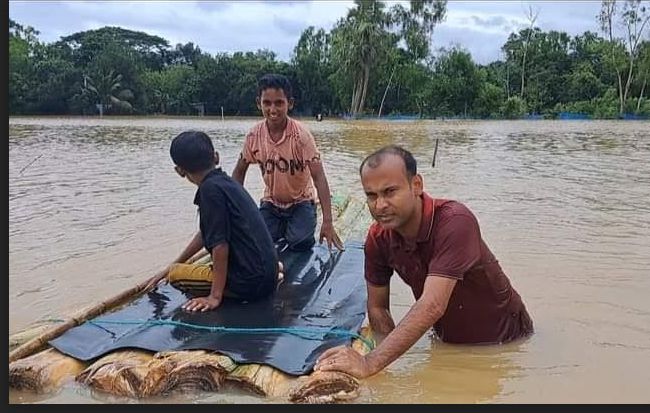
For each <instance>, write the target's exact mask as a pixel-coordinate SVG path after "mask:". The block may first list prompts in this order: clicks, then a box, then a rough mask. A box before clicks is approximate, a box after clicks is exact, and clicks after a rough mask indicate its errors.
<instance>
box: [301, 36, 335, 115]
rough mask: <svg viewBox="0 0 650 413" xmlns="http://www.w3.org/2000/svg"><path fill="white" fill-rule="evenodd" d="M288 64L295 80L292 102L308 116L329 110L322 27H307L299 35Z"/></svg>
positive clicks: (326, 44)
mask: <svg viewBox="0 0 650 413" xmlns="http://www.w3.org/2000/svg"><path fill="white" fill-rule="evenodd" d="M292 64H293V66H294V68H295V70H296V76H297V79H298V82H297V85H296V86H297V88H299V90H300V99H299V100H298V101H297V102H296V104H297V106H298V107H299V108H300V109H301V110H302V112H303V113H306V114H308V115H312V114H313V113H314V110H315V111H316V112H318V113H320V112H323V111H324V110H325V109H331V107H332V96H331V93H330V90H331V88H330V86H329V82H328V78H329V76H330V75H331V72H332V71H331V66H330V39H329V35H328V34H327V33H326V32H325V30H323V29H319V30H316V29H315V28H314V27H313V26H309V27H308V28H307V29H305V30H304V31H303V32H302V34H301V35H300V39H299V40H298V44H297V45H296V47H295V48H294V52H293V58H292Z"/></svg>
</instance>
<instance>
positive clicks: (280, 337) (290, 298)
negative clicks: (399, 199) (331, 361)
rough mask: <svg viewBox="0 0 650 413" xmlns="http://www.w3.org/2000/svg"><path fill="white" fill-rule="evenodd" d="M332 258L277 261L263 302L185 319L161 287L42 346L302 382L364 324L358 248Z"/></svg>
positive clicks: (227, 304)
mask: <svg viewBox="0 0 650 413" xmlns="http://www.w3.org/2000/svg"><path fill="white" fill-rule="evenodd" d="M333 251H335V252H333V253H331V254H330V253H329V252H328V250H327V248H326V247H323V246H321V245H317V246H315V247H314V248H313V250H312V251H308V252H303V253H294V252H285V253H282V254H281V260H282V262H283V263H284V266H285V280H284V282H283V283H282V284H281V285H280V287H279V288H278V289H277V291H275V292H274V293H273V295H272V296H270V297H268V298H265V299H263V300H259V301H255V302H241V301H236V300H233V299H228V298H226V299H224V302H223V303H222V304H221V305H220V306H219V307H218V308H217V309H215V310H213V311H207V312H204V313H201V312H199V313H191V312H188V311H185V310H183V309H181V308H180V306H181V305H183V304H184V303H185V302H186V301H187V300H188V299H189V298H191V295H190V294H188V293H185V292H182V291H180V290H178V289H176V288H174V287H172V286H170V285H169V284H165V285H161V286H158V287H157V288H156V289H155V290H153V291H151V292H149V293H147V294H145V295H143V296H141V297H139V298H138V299H136V300H134V301H133V302H131V303H129V304H127V305H126V306H125V307H122V308H121V309H119V310H117V311H115V312H112V313H110V314H106V315H103V316H101V317H97V318H95V319H93V320H91V321H89V322H85V323H84V324H82V325H80V326H77V327H74V328H72V329H70V330H68V331H67V332H66V333H64V334H63V335H62V336H60V337H58V338H56V339H54V340H52V341H50V342H49V344H50V345H51V346H52V347H55V348H56V349H57V350H59V351H61V352H62V353H65V354H67V355H69V356H72V357H74V358H77V359H80V360H84V361H87V360H92V359H95V358H97V357H100V356H102V355H104V354H106V353H108V352H111V351H114V350H117V349H125V348H140V349H145V350H150V351H154V352H158V351H165V350H199V349H202V350H214V351H218V352H220V353H223V354H226V355H228V356H229V357H230V358H232V359H233V360H234V361H235V362H237V363H257V364H268V365H270V366H273V367H275V368H277V369H279V370H282V371H284V372H286V373H288V374H293V375H300V374H305V373H308V372H310V371H311V370H312V369H313V367H314V364H315V363H316V359H317V358H318V356H319V355H320V354H321V353H322V352H323V351H325V350H327V349H328V348H331V347H334V346H338V345H342V344H350V343H351V341H352V338H353V336H352V335H349V334H345V333H346V332H349V333H357V332H358V331H359V329H360V328H361V324H362V322H363V320H364V318H365V311H366V286H365V282H364V279H363V246H362V245H361V244H359V243H348V244H346V249H345V251H343V252H338V251H336V250H333ZM156 322H160V323H161V324H155V323H156ZM164 323H171V324H173V325H169V324H164ZM184 324H185V325H184ZM188 324H189V326H188ZM195 326H207V327H208V328H210V329H211V330H214V329H215V327H216V328H220V327H226V328H227V329H231V330H227V331H207V330H203V329H199V328H196V327H195ZM260 328H262V329H264V330H263V331H262V332H259V331H258V330H254V329H260ZM238 329H243V330H238ZM327 332H329V333H327Z"/></svg>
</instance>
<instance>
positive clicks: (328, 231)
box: [319, 222, 344, 251]
mask: <svg viewBox="0 0 650 413" xmlns="http://www.w3.org/2000/svg"><path fill="white" fill-rule="evenodd" d="M323 239H326V240H327V247H328V248H329V249H332V244H334V246H335V247H336V248H338V249H339V250H340V251H343V249H344V248H343V242H342V241H341V238H339V236H338V234H337V233H336V230H335V229H334V225H332V223H331V222H323V224H322V225H321V227H320V239H319V242H321V243H322V242H323Z"/></svg>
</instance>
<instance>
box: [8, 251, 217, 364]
mask: <svg viewBox="0 0 650 413" xmlns="http://www.w3.org/2000/svg"><path fill="white" fill-rule="evenodd" d="M206 255H208V253H207V251H205V250H204V249H203V250H201V251H200V252H199V253H197V254H196V255H194V257H192V258H190V259H189V260H187V261H186V262H187V263H189V264H191V263H194V262H196V261H198V260H200V259H201V258H203V257H205V256H206ZM148 284H149V279H146V280H145V281H143V282H141V283H140V284H138V285H136V286H135V287H132V288H129V289H128V290H125V291H122V292H121V293H119V294H117V295H114V296H113V297H110V298H108V299H107V300H105V301H102V302H101V303H99V304H97V305H95V306H92V307H90V308H88V309H86V310H82V311H81V312H80V313H79V314H77V315H75V316H72V317H70V318H69V319H68V320H66V321H65V322H63V324H59V325H57V326H56V327H52V328H50V329H48V330H47V331H44V332H42V333H40V334H39V335H38V336H37V337H34V338H32V339H31V340H29V341H27V342H25V343H23V344H21V345H20V346H18V347H17V348H16V349H15V350H13V351H11V352H10V353H9V363H11V362H12V361H16V360H19V359H21V358H23V357H27V356H30V355H32V354H34V353H36V352H37V351H39V350H41V349H43V348H44V347H45V346H46V345H47V343H48V341H50V340H53V339H55V338H57V337H59V336H60V335H61V334H63V333H65V332H66V331H68V330H69V329H71V328H73V327H76V326H78V325H80V324H82V323H83V322H85V321H86V320H88V319H91V318H94V317H97V316H98V315H100V314H103V313H104V312H106V311H108V310H110V309H113V308H115V307H117V306H118V305H120V304H124V303H125V302H126V301H128V300H131V299H133V298H135V297H137V296H138V295H140V294H142V293H144V292H145V289H146V287H147V285H148Z"/></svg>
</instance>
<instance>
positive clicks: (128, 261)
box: [9, 118, 650, 403]
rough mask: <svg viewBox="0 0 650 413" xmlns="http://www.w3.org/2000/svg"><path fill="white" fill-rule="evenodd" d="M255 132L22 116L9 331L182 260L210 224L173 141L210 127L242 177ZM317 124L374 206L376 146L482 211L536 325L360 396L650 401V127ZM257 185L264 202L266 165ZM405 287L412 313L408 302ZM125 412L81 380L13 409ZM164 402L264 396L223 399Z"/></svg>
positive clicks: (421, 348) (332, 163)
mask: <svg viewBox="0 0 650 413" xmlns="http://www.w3.org/2000/svg"><path fill="white" fill-rule="evenodd" d="M255 120H256V119H252V118H251V119H227V120H225V121H222V120H221V119H210V118H180V119H179V118H105V119H102V120H100V119H91V118H12V119H10V120H9V309H10V313H9V333H13V332H16V331H19V330H21V329H23V328H25V327H27V326H28V325H30V324H31V323H33V322H35V321H37V320H40V319H45V318H48V317H57V316H61V315H65V314H70V313H71V312H73V311H74V310H76V309H78V308H80V307H83V306H87V305H91V304H93V303H97V302H99V301H101V300H102V299H105V298H107V297H109V296H112V295H114V294H116V293H118V292H120V291H122V290H124V289H126V288H128V287H130V286H133V285H135V284H136V283H138V282H140V281H142V280H144V279H145V278H148V277H149V276H151V275H152V274H153V273H154V272H155V271H157V270H158V269H160V268H161V267H162V266H163V265H165V264H166V263H167V262H169V261H170V260H171V259H173V258H174V257H175V256H176V255H177V254H178V253H179V251H180V250H181V249H182V248H183V247H184V245H185V243H186V242H187V241H188V240H189V239H190V238H191V237H192V235H193V233H194V231H195V230H196V229H197V216H196V210H195V207H194V205H193V204H192V199H193V194H194V190H195V188H194V186H193V185H192V184H190V183H189V182H187V181H186V180H183V179H180V178H179V177H178V176H177V175H176V173H175V172H174V170H173V168H172V164H171V161H170V159H169V155H168V153H169V143H170V140H171V139H172V138H173V136H175V135H176V134H178V133H179V132H181V131H184V130H186V129H200V130H203V131H206V132H207V133H208V134H209V135H210V136H211V137H212V138H213V141H214V142H215V145H216V147H217V148H218V150H219V151H220V152H221V158H222V164H223V165H224V168H225V169H226V170H227V171H229V172H230V171H231V170H232V167H233V166H234V163H235V160H236V158H237V156H238V153H239V149H240V147H241V145H242V142H243V139H244V135H245V133H246V131H247V130H248V128H249V127H250V126H251V125H252V124H253V123H254V121H255ZM306 123H307V125H308V127H309V128H311V130H312V132H313V134H314V135H315V137H316V140H317V143H318V145H319V147H320V149H321V152H322V154H323V158H324V162H325V168H326V172H327V175H328V178H329V182H330V186H331V188H332V190H333V191H335V192H338V193H342V192H350V193H352V194H355V195H358V196H362V195H363V194H362V192H361V185H360V182H359V179H358V174H357V168H358V165H359V163H360V161H361V160H362V158H363V157H364V156H365V155H366V154H368V153H369V152H370V151H372V150H373V149H375V148H378V147H380V146H382V145H385V144H388V143H397V144H401V145H404V146H405V147H407V148H408V149H410V150H411V151H412V152H413V153H414V154H415V156H416V159H417V160H418V162H419V171H420V173H421V174H422V175H423V176H424V182H425V189H426V190H427V191H428V192H430V193H431V194H432V195H433V196H436V197H442V198H451V199H456V200H459V201H462V202H464V203H465V204H466V205H468V206H469V207H470V208H471V209H472V210H473V211H474V213H475V214H476V216H477V217H478V219H479V222H480V224H481V230H482V234H483V237H484V238H485V240H486V242H487V243H488V245H489V246H490V248H491V249H492V251H493V252H494V253H495V255H496V256H497V258H498V259H499V260H500V262H501V265H502V267H503V268H504V270H505V272H506V274H508V276H509V277H510V279H511V281H512V283H513V285H514V286H515V288H516V289H517V290H518V291H519V293H520V294H521V296H522V297H523V299H524V302H525V304H526V306H527V307H528V309H529V312H530V313H531V315H532V317H533V320H534V323H535V329H536V333H535V335H534V336H532V337H531V338H530V339H528V340H525V341H523V342H519V343H515V344H508V345H503V346H485V347H477V346H454V345H446V344H441V343H438V342H433V343H432V342H431V340H430V339H429V338H427V337H423V338H422V339H420V340H419V341H418V342H417V343H416V345H415V346H414V347H413V348H412V349H411V350H409V351H408V352H407V353H406V354H405V355H403V356H402V357H401V358H400V359H398V360H397V361H396V362H394V363H393V364H392V365H390V366H389V367H388V368H387V369H386V370H385V371H384V372H382V373H380V374H378V375H376V376H374V377H372V378H370V379H367V380H364V381H363V384H362V392H361V397H360V398H359V399H357V401H358V402H372V403H390V402H397V403H495V402H497V403H499V402H513V403H552V402H569V403H571V402H581V403H605V402H623V403H626V402H645V403H647V402H650V393H649V392H648V389H650V300H648V294H649V293H650V137H649V132H650V124H648V123H647V122H634V121H627V122H625V121H494V122H456V121H446V122H437V121H435V122H434V121H421V122H412V121H409V122H383V121H357V122H344V121H333V120H326V121H324V122H318V123H317V122H313V121H311V120H306ZM435 138H439V139H440V144H439V149H438V154H437V158H436V165H435V168H432V167H431V160H432V155H433V148H434V144H435ZM246 187H247V188H248V189H249V191H250V192H251V194H252V195H253V197H254V198H258V197H259V196H260V195H261V194H262V181H261V178H260V174H259V170H258V169H257V168H250V169H249V172H248V176H247V180H246ZM359 276H361V274H359ZM393 278H394V280H393V284H392V286H393V288H392V293H391V295H392V296H391V304H392V308H393V314H394V317H395V318H396V319H399V318H401V317H402V316H403V315H404V314H405V312H406V311H407V310H408V308H409V306H410V305H411V304H412V302H413V298H412V296H411V294H410V292H409V290H408V289H407V288H405V287H404V286H403V285H402V284H401V282H400V280H399V278H398V277H393ZM114 401H120V402H124V401H127V402H133V401H129V400H124V399H119V398H114V397H108V396H102V395H98V394H93V393H91V392H90V391H88V390H87V389H84V388H81V387H78V386H76V385H73V384H72V385H69V386H66V387H64V388H63V389H61V390H60V391H59V392H57V393H54V394H46V395H40V396H34V395H29V394H24V393H20V392H15V391H12V392H10V402H11V403H22V402H28V403H105V402H114ZM160 401H163V402H172V403H250V402H263V401H265V400H264V399H261V398H258V397H256V396H251V395H247V394H243V393H237V392H234V391H228V392H220V393H204V394H203V393H202V394H198V395H192V396H190V395H185V396H174V397H173V398H168V399H165V400H160ZM150 402H157V401H156V400H152V401H150Z"/></svg>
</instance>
